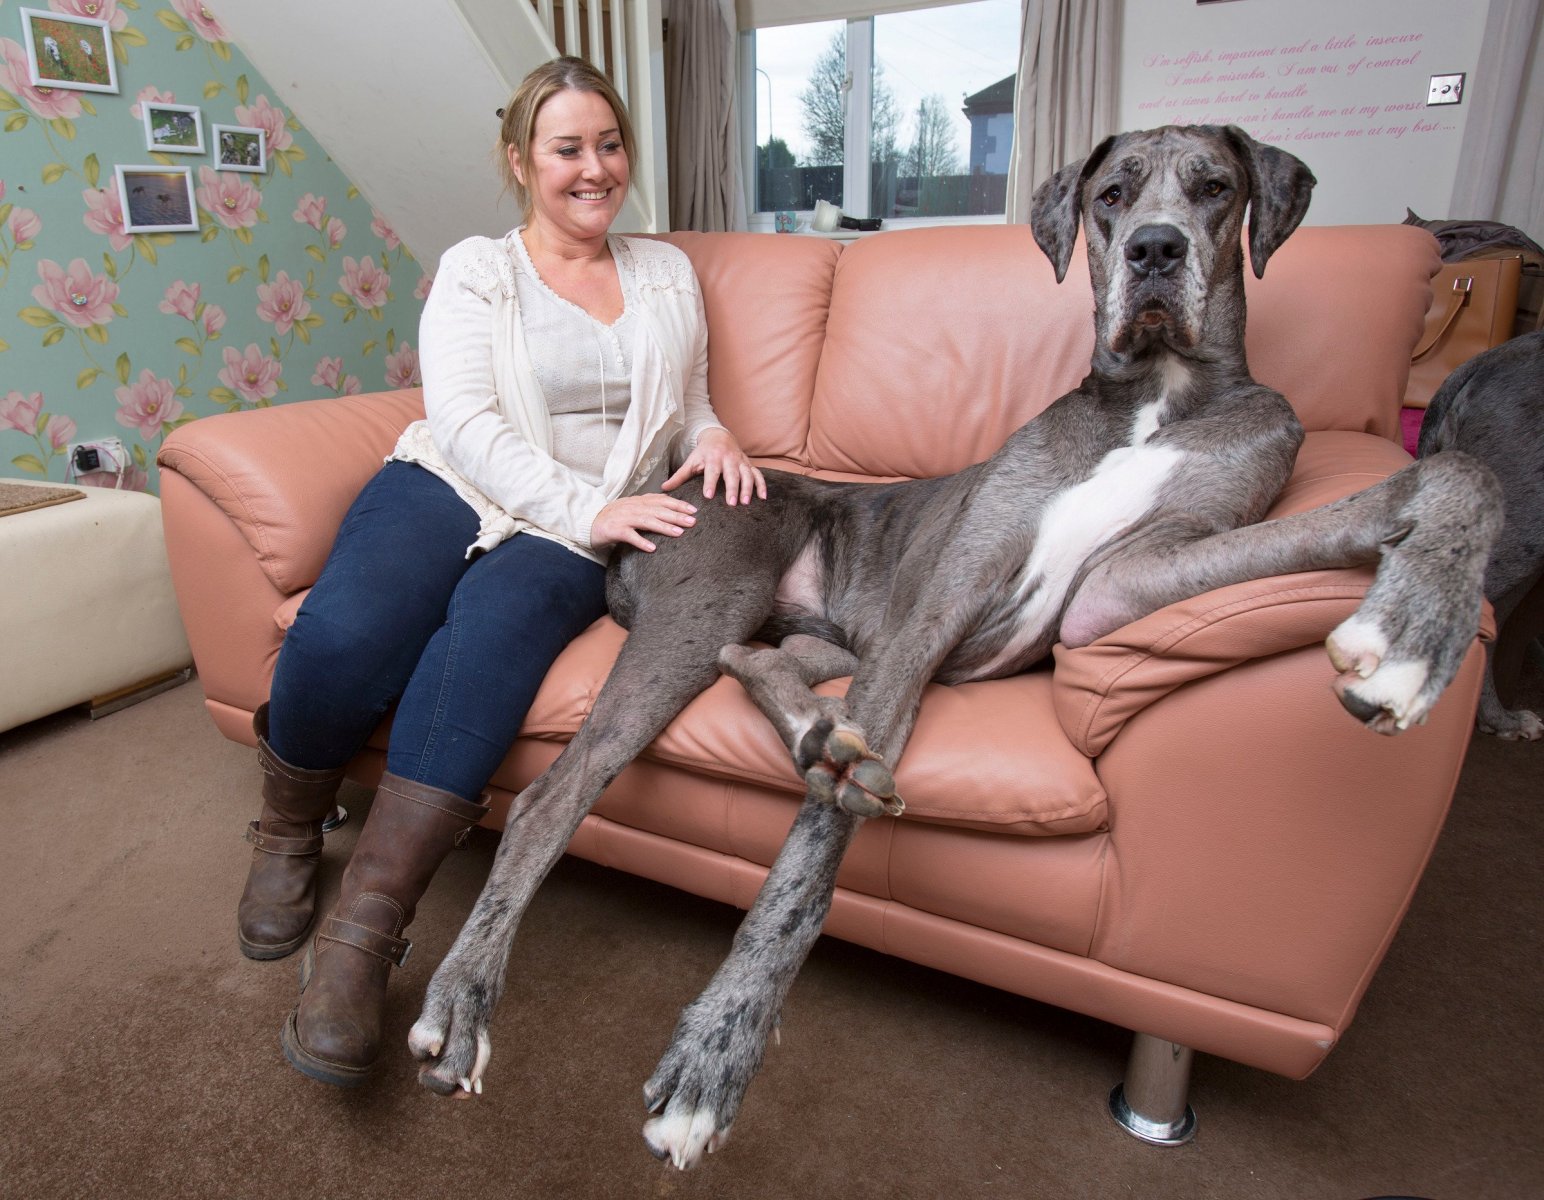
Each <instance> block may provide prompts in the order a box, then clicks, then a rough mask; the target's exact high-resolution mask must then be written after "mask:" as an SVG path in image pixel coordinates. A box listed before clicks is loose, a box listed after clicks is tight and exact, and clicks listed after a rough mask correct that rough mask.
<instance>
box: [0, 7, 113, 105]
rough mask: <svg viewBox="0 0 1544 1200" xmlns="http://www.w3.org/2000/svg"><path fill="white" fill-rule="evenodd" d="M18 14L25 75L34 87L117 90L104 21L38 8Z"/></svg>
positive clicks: (110, 38) (109, 36) (109, 33)
mask: <svg viewBox="0 0 1544 1200" xmlns="http://www.w3.org/2000/svg"><path fill="white" fill-rule="evenodd" d="M17 11H18V12H20V13H21V33H22V41H23V43H24V45H25V48H26V52H27V72H28V75H29V76H30V82H31V83H32V85H33V86H34V87H50V88H63V89H66V90H68V91H76V92H116V91H117V90H118V62H117V59H115V58H114V57H113V31H112V28H111V27H110V26H109V25H108V24H107V22H106V21H96V20H93V19H91V18H90V17H77V16H74V15H70V14H66V13H57V12H47V11H45V10H43V9H37V8H22V9H18V10H17Z"/></svg>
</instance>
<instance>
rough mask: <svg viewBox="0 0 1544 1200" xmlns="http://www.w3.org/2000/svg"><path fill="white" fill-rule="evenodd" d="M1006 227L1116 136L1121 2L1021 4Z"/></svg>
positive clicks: (1031, 0)
mask: <svg viewBox="0 0 1544 1200" xmlns="http://www.w3.org/2000/svg"><path fill="white" fill-rule="evenodd" d="M1020 36H1021V37H1022V39H1023V40H1022V42H1021V43H1020V46H1019V74H1018V82H1017V93H1016V94H1015V96H1014V100H1013V153H1012V155H1011V156H1010V158H1009V161H1008V220H1009V221H1010V222H1018V223H1020V224H1022V223H1024V222H1027V221H1028V220H1029V201H1030V197H1031V196H1032V195H1033V194H1034V191H1035V188H1036V187H1038V186H1039V185H1040V184H1041V183H1043V182H1044V181H1045V180H1046V179H1048V178H1050V177H1051V176H1052V175H1053V174H1055V173H1056V171H1057V170H1058V169H1060V168H1061V167H1064V166H1066V165H1067V164H1068V163H1069V162H1073V161H1075V160H1077V159H1079V158H1082V157H1083V156H1085V155H1086V154H1087V153H1088V152H1089V151H1090V150H1092V149H1093V148H1094V147H1095V146H1096V145H1098V144H1099V142H1100V141H1102V140H1103V139H1104V138H1106V137H1108V136H1109V135H1110V134H1112V133H1115V132H1116V130H1115V121H1116V111H1115V106H1116V90H1117V85H1118V83H1119V77H1120V0H1024V20H1023V29H1022V32H1021V35H1020Z"/></svg>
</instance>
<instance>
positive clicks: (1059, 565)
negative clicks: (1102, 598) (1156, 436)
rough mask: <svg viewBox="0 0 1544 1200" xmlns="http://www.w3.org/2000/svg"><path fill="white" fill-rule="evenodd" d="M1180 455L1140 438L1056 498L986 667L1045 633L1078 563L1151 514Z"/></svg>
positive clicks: (1141, 421)
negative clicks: (1008, 633)
mask: <svg viewBox="0 0 1544 1200" xmlns="http://www.w3.org/2000/svg"><path fill="white" fill-rule="evenodd" d="M1161 404H1162V402H1161V401H1160V402H1159V403H1158V404H1155V405H1149V406H1148V407H1147V408H1144V409H1143V410H1142V412H1141V413H1139V414H1138V417H1137V420H1136V422H1135V428H1134V432H1135V433H1136V434H1137V435H1138V436H1139V437H1141V438H1145V437H1146V436H1147V433H1144V432H1142V430H1143V429H1144V428H1145V427H1147V426H1149V425H1150V426H1151V427H1152V428H1154V429H1156V428H1157V423H1158V417H1159V415H1160V414H1159V413H1158V412H1157V411H1153V410H1156V409H1159V408H1161ZM1149 432H1150V430H1149ZM1182 457H1183V454H1182V452H1181V451H1179V450H1175V449H1173V448H1171V447H1168V446H1144V445H1142V444H1141V442H1140V441H1139V442H1138V444H1137V445H1135V446H1121V447H1119V448H1118V449H1115V450H1111V451H1110V452H1109V453H1108V454H1106V455H1105V456H1104V458H1103V460H1101V461H1100V463H1099V465H1098V466H1097V467H1095V468H1094V472H1093V474H1092V475H1090V476H1089V477H1088V478H1087V479H1085V480H1084V481H1083V482H1082V483H1080V484H1078V485H1076V486H1075V487H1071V488H1068V489H1067V490H1066V491H1065V492H1063V493H1062V494H1061V495H1059V496H1058V497H1056V499H1055V500H1053V501H1052V502H1051V504H1050V505H1049V507H1047V509H1046V511H1045V515H1044V516H1043V517H1042V518H1041V520H1040V528H1039V531H1038V532H1037V534H1036V537H1035V547H1034V550H1033V551H1032V552H1031V553H1030V556H1029V561H1028V562H1027V563H1026V564H1025V566H1024V570H1023V573H1022V574H1021V575H1020V576H1019V585H1018V589H1017V591H1016V592H1015V594H1014V596H1013V600H1012V603H1013V604H1014V605H1015V606H1016V607H1017V608H1018V609H1019V612H1018V614H1017V618H1016V624H1017V626H1018V628H1017V630H1016V632H1015V633H1014V635H1013V636H1012V637H1011V638H1010V639H1009V640H1008V642H1007V644H1006V645H1004V646H1003V648H1002V650H1001V651H999V652H998V654H997V655H996V656H995V657H994V659H993V660H992V662H991V663H990V664H988V666H987V667H986V668H984V671H983V673H985V674H990V673H992V672H993V671H995V670H998V669H1000V668H1002V667H1003V666H1005V665H1007V664H1008V663H1009V662H1011V661H1012V660H1013V659H1015V658H1017V657H1018V656H1019V655H1020V654H1022V653H1023V652H1024V651H1025V650H1026V649H1028V648H1029V647H1030V646H1032V645H1033V644H1035V643H1036V642H1038V641H1039V640H1040V639H1041V636H1042V635H1043V633H1044V632H1045V630H1046V627H1047V625H1048V624H1049V623H1050V622H1051V621H1053V620H1055V618H1056V615H1057V614H1058V613H1060V612H1061V608H1062V604H1063V603H1064V601H1065V600H1066V597H1067V589H1068V588H1069V587H1070V586H1071V585H1072V581H1073V579H1074V577H1075V576H1076V575H1077V573H1078V570H1079V569H1080V568H1081V567H1082V565H1083V564H1084V563H1085V562H1087V561H1088V559H1089V557H1090V556H1091V555H1092V554H1093V553H1094V552H1095V551H1096V550H1098V549H1099V548H1100V547H1101V546H1103V545H1105V544H1106V543H1107V542H1109V541H1111V540H1112V539H1114V538H1115V537H1117V536H1119V535H1120V534H1121V533H1123V532H1125V531H1126V530H1127V529H1129V528H1130V527H1131V526H1132V525H1134V524H1135V523H1136V522H1137V521H1139V520H1141V519H1142V517H1143V516H1145V515H1146V514H1147V512H1148V511H1149V510H1150V509H1151V508H1152V506H1153V504H1154V503H1155V502H1156V500H1157V499H1158V493H1159V491H1160V489H1161V488H1162V487H1163V484H1164V481H1165V480H1167V479H1168V478H1169V476H1170V475H1171V474H1173V471H1174V467H1175V464H1176V463H1178V462H1179V460H1180V459H1181V458H1182Z"/></svg>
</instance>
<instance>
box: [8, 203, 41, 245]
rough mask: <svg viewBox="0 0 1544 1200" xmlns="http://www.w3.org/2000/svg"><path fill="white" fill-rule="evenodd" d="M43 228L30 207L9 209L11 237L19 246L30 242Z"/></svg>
mask: <svg viewBox="0 0 1544 1200" xmlns="http://www.w3.org/2000/svg"><path fill="white" fill-rule="evenodd" d="M42 230H43V222H42V221H41V220H40V219H39V218H38V215H37V213H35V212H33V211H32V210H31V209H30V208H13V209H12V210H11V238H12V240H14V241H15V243H16V244H17V245H18V246H20V245H22V244H24V243H26V242H30V241H31V240H32V239H33V238H35V237H37V235H38V234H39V233H41V232H42Z"/></svg>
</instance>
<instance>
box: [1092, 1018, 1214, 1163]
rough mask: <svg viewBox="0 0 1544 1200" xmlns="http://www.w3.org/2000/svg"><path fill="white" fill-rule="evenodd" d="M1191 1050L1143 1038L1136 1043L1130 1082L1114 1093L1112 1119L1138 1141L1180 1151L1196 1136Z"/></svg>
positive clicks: (1147, 1036)
mask: <svg viewBox="0 0 1544 1200" xmlns="http://www.w3.org/2000/svg"><path fill="white" fill-rule="evenodd" d="M1194 1056H1195V1052H1194V1051H1193V1050H1191V1049H1190V1047H1189V1046H1180V1045H1177V1044H1176V1043H1174V1042H1166V1041H1164V1040H1163V1039H1162V1038H1156V1037H1153V1036H1152V1035H1151V1034H1146V1033H1139V1034H1137V1035H1136V1038H1135V1040H1134V1041H1133V1042H1132V1043H1131V1059H1130V1061H1129V1062H1128V1063H1127V1064H1126V1079H1125V1082H1123V1083H1118V1084H1116V1085H1115V1090H1114V1091H1113V1092H1111V1093H1110V1115H1111V1116H1112V1117H1114V1118H1115V1120H1116V1122H1117V1123H1118V1124H1119V1125H1120V1127H1121V1128H1122V1129H1124V1130H1125V1131H1126V1132H1127V1133H1129V1134H1131V1136H1132V1137H1137V1138H1141V1139H1142V1140H1143V1141H1144V1142H1151V1143H1152V1144H1153V1145H1155V1146H1179V1145H1183V1144H1184V1143H1185V1142H1188V1141H1189V1140H1190V1139H1191V1138H1193V1137H1195V1134H1196V1115H1195V1113H1194V1112H1193V1111H1192V1110H1191V1108H1190V1105H1189V1104H1187V1103H1186V1102H1185V1098H1186V1095H1187V1094H1188V1092H1189V1090H1190V1060H1191V1059H1192V1058H1193V1057H1194Z"/></svg>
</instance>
